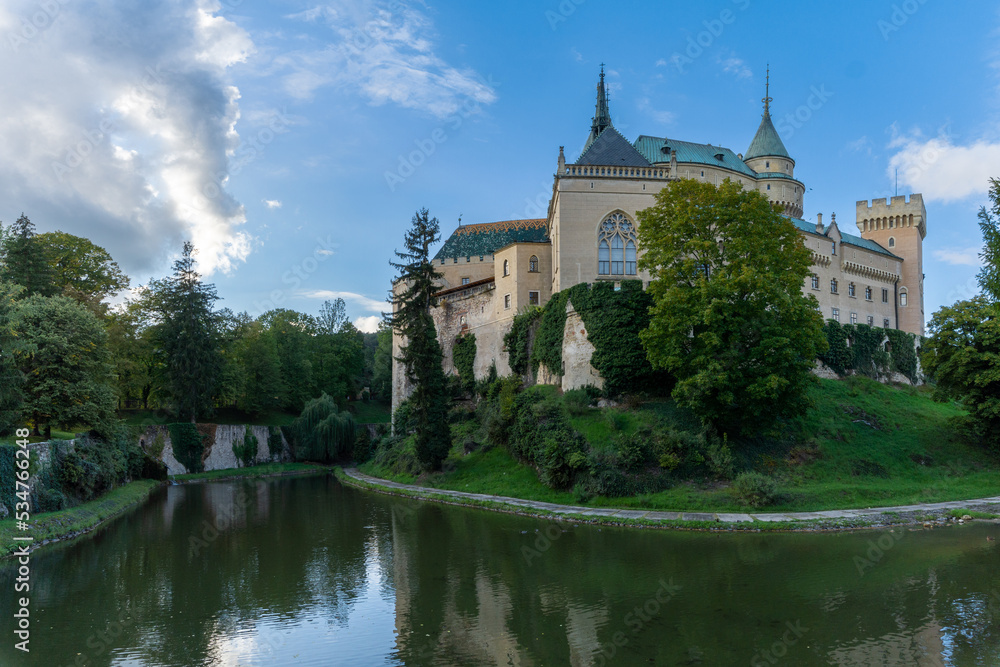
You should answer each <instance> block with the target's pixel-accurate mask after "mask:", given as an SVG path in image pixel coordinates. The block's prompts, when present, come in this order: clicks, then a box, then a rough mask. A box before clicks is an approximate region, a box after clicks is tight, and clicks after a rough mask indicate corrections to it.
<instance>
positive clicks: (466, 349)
mask: <svg viewBox="0 0 1000 667" xmlns="http://www.w3.org/2000/svg"><path fill="white" fill-rule="evenodd" d="M451 355H452V359H453V360H454V362H455V370H457V371H458V377H459V379H460V380H461V381H462V388H463V389H464V390H465V391H466V392H467V393H472V392H473V391H475V389H476V372H475V366H476V334H473V333H470V334H465V335H464V336H459V337H458V339H457V340H456V341H455V347H453V348H452V352H451Z"/></svg>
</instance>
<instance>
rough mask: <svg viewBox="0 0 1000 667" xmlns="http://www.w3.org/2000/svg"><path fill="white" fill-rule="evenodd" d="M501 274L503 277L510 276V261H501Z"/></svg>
mask: <svg viewBox="0 0 1000 667" xmlns="http://www.w3.org/2000/svg"><path fill="white" fill-rule="evenodd" d="M503 274H504V276H509V275H510V261H509V260H506V259H505V260H504V261H503Z"/></svg>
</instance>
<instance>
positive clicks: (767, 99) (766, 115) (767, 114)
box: [761, 63, 771, 118]
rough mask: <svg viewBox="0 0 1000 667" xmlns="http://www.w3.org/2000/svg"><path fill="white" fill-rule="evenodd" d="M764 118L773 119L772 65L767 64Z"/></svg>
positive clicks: (763, 100)
mask: <svg viewBox="0 0 1000 667" xmlns="http://www.w3.org/2000/svg"><path fill="white" fill-rule="evenodd" d="M764 81H765V82H764V99H762V100H761V102H763V103H764V118H770V117H771V63H768V64H767V78H766V79H765V80H764Z"/></svg>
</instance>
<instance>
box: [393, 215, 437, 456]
mask: <svg viewBox="0 0 1000 667" xmlns="http://www.w3.org/2000/svg"><path fill="white" fill-rule="evenodd" d="M439 238H440V227H439V224H438V220H437V218H429V217H428V212H427V209H421V210H420V211H418V212H417V213H416V214H415V215H414V216H413V220H412V221H411V227H410V229H409V230H408V231H407V232H406V236H405V238H404V242H403V243H404V248H405V249H404V250H403V252H400V251H398V250H397V251H396V256H397V257H399V259H400V262H398V263H396V262H390V264H391V265H392V267H393V268H395V269H396V270H397V271H399V277H398V278H397V279H396V281H395V288H394V290H393V301H392V304H393V313H392V315H391V316H389V322H390V324H391V325H392V328H393V329H394V330H395V331H396V333H397V334H399V335H400V336H402V337H403V339H404V340H405V345H404V346H403V348H402V350H401V354H400V356H399V357H398V358H397V361H399V362H400V363H402V364H403V365H404V366H405V367H406V375H407V377H408V378H409V380H410V382H412V383H413V387H414V389H413V394H412V395H411V396H410V398H409V406H410V414H411V418H412V420H413V422H414V423H415V424H416V452H417V458H418V459H419V461H420V463H421V465H423V466H424V467H425V468H427V469H430V470H439V469H440V468H441V462H442V461H444V459H445V457H446V456H447V455H448V450H449V449H450V448H451V431H450V429H449V427H448V389H447V382H446V380H445V376H444V370H443V368H442V366H441V361H442V353H441V346H440V344H439V343H438V339H437V331H436V330H435V327H434V320H433V319H432V318H431V308H432V307H433V306H434V304H435V299H434V293H435V292H436V291H437V290H438V289H439V286H438V284H437V280H438V279H439V278H440V277H441V274H440V273H437V272H436V271H435V270H434V265H433V264H432V263H431V257H430V247H431V245H432V244H434V243H435V242H436V241H438V240H439Z"/></svg>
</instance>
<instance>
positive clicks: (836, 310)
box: [832, 308, 840, 322]
mask: <svg viewBox="0 0 1000 667" xmlns="http://www.w3.org/2000/svg"><path fill="white" fill-rule="evenodd" d="M832 311H833V320H834V321H835V322H839V321H840V308H833V309H832Z"/></svg>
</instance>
